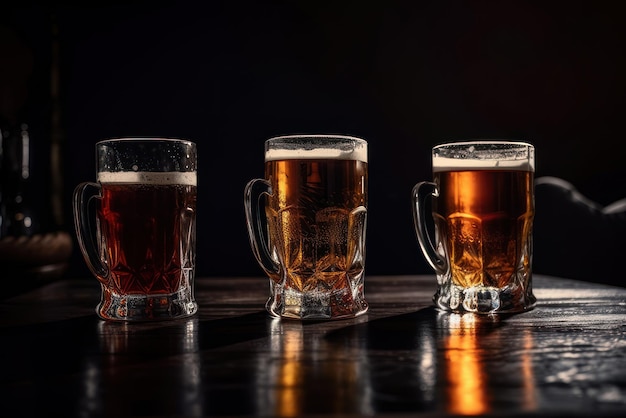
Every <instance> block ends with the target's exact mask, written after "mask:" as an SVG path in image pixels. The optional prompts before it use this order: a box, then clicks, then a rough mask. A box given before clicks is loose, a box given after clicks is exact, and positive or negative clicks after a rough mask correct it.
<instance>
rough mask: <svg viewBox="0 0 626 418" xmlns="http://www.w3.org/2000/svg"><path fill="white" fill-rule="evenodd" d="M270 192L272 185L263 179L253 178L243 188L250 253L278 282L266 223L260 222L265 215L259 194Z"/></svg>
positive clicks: (278, 271)
mask: <svg viewBox="0 0 626 418" xmlns="http://www.w3.org/2000/svg"><path fill="white" fill-rule="evenodd" d="M263 194H266V195H270V194H272V187H271V186H270V183H269V182H268V181H267V180H265V179H253V180H250V181H249V182H248V184H246V187H245V189H244V207H245V212H246V226H247V227H248V237H249V238H250V246H251V247H252V253H253V254H254V257H255V258H256V259H257V261H258V262H259V264H260V265H261V268H262V269H263V270H264V271H265V273H266V274H267V275H268V276H269V277H270V279H272V280H273V281H274V282H276V283H278V282H280V280H281V279H280V277H281V275H280V270H281V268H280V265H279V264H278V263H277V262H276V261H275V260H274V258H272V255H271V253H270V250H269V237H268V234H267V228H265V227H264V226H265V225H266V224H265V223H264V222H262V217H263V216H265V215H264V214H263V213H262V212H261V209H262V208H261V204H260V201H261V196H262V195H263Z"/></svg>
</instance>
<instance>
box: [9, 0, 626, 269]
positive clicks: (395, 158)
mask: <svg viewBox="0 0 626 418" xmlns="http://www.w3.org/2000/svg"><path fill="white" fill-rule="evenodd" d="M622 9H623V6H621V2H613V1H586V2H578V1H568V2H556V1H536V2H535V1H406V2H400V1H372V2H369V1H353V2H349V1H334V2H323V1H274V2H267V1H259V2H241V1H227V0H224V1H212V2H211V1H207V2H186V1H177V2H171V3H162V2H161V3H159V2H139V1H129V2H125V3H115V2H108V3H105V2H95V3H91V4H90V5H89V6H87V5H72V4H70V3H64V2H56V3H54V2H52V3H46V4H45V5H37V4H36V3H35V4H23V5H20V4H19V3H16V4H14V5H10V4H9V5H6V4H5V5H4V6H0V48H3V50H0V52H1V53H2V55H1V56H0V83H1V84H0V98H1V99H2V101H0V104H1V106H2V107H0V110H2V112H3V113H0V116H1V117H2V119H0V121H2V120H4V123H5V124H6V125H7V126H10V125H11V124H12V123H13V124H15V123H19V122H27V123H28V124H29V126H30V127H31V136H32V144H33V146H34V147H35V148H34V151H33V158H34V162H35V167H36V168H37V172H36V173H35V175H34V176H33V179H32V181H33V183H35V184H38V185H39V186H40V187H41V189H42V190H43V189H45V188H46V187H47V182H48V181H49V178H48V176H47V174H46V170H47V168H46V164H47V163H46V156H47V147H49V142H50V141H49V138H50V137H51V135H58V137H59V138H61V139H62V146H63V176H64V182H63V185H64V187H63V191H62V194H63V202H64V205H65V206H64V212H63V222H62V224H61V225H56V226H53V227H60V228H66V229H68V230H73V229H72V221H71V213H70V202H71V192H72V190H73V188H74V186H75V185H76V184H77V183H78V182H80V181H92V180H94V179H95V173H94V144H95V142H97V141H99V140H101V139H105V138H109V137H120V136H164V137H183V138H188V139H191V140H193V141H195V142H197V144H198V149H199V155H200V157H199V158H200V169H199V201H198V205H199V207H198V208H199V215H198V263H197V267H198V274H199V275H205V276H206V275H232V276H237V275H260V274H261V273H262V272H261V270H260V268H259V267H258V266H257V264H256V262H255V260H254V259H253V256H252V253H251V251H250V247H249V244H248V238H247V234H246V229H245V220H244V215H243V206H242V200H243V188H244V186H245V184H246V182H247V181H248V180H249V179H251V178H254V177H260V176H262V175H263V141H264V140H266V139H267V138H269V137H271V136H274V135H279V134H293V133H338V134H349V135H356V136H360V137H363V138H365V139H367V140H368V141H369V166H370V183H369V192H370V202H369V210H368V216H369V218H368V237H367V271H368V273H369V274H413V273H425V272H430V271H431V270H430V269H429V268H428V266H427V264H426V263H425V261H424V259H423V257H422V256H421V253H420V252H419V248H418V246H417V243H416V240H415V234H414V231H413V226H412V217H411V203H410V191H411V188H412V186H413V185H414V184H415V183H416V182H418V181H421V180H426V179H430V178H431V174H430V148H431V147H432V146H433V145H435V144H437V143H440V142H444V141H451V140H464V139H479V138H499V139H503V138H504V139H517V140H526V141H530V142H532V143H533V144H535V146H536V155H537V166H536V175H537V176H545V175H550V176H558V177H561V178H563V179H566V180H567V181H569V182H571V183H573V184H574V185H575V186H576V187H577V188H578V189H579V190H580V191H581V192H582V193H583V194H585V195H586V196H587V197H589V198H590V199H592V200H594V201H596V202H598V203H600V204H602V205H605V204H608V203H611V202H613V201H614V200H617V199H620V198H623V197H626V181H625V180H626V164H625V163H624V159H625V157H626V145H625V142H624V138H623V131H624V115H625V114H626V96H625V88H626V81H625V76H624V75H625V74H626V60H625V55H624V51H625V47H626V26H625V23H626V16H625V15H624V12H623V11H622ZM53 28H56V30H57V31H58V34H57V35H54V31H53V30H52V29H53ZM51 45H56V46H58V48H59V54H58V62H57V64H55V58H54V57H55V55H54V54H53V51H54V50H53V48H54V47H52V46H51ZM55 65H56V68H57V69H58V70H59V93H58V97H57V98H56V100H55V99H54V97H53V98H52V99H51V98H50V84H51V81H50V71H51V66H52V67H54V66H55ZM51 110H52V111H57V112H60V113H57V114H60V115H61V118H60V124H59V126H57V127H55V126H53V125H51V124H50V112H51ZM39 208H40V209H41V210H42V211H44V210H45V203H41V204H39ZM537 209H538V210H540V208H537ZM74 252H75V254H74V258H73V261H72V265H71V267H70V270H69V272H68V274H70V275H81V276H83V275H88V272H87V270H86V268H85V267H84V264H83V262H82V258H81V257H80V255H79V254H78V249H77V247H76V248H75V251H74Z"/></svg>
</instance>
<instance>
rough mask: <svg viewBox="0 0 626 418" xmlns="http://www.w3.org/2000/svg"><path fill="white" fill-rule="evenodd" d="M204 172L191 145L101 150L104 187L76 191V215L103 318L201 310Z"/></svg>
mask: <svg viewBox="0 0 626 418" xmlns="http://www.w3.org/2000/svg"><path fill="white" fill-rule="evenodd" d="M196 168H197V152H196V145H195V144H194V143H193V142H190V141H186V140H179V139H161V138H122V139H109V140H105V141H101V142H98V143H97V144H96V176H97V183H91V182H85V183H81V184H79V185H78V186H77V187H76V189H75V190H74V199H73V211H74V224H75V228H76V235H77V239H78V244H79V247H80V249H81V252H82V254H83V257H84V259H85V262H86V264H87V266H88V267H89V269H90V270H91V272H92V273H93V275H94V276H95V277H96V278H97V279H98V280H99V282H100V285H101V287H102V296H101V300H100V303H99V304H98V307H97V309H96V312H97V314H98V315H99V316H100V317H101V318H103V319H110V320H123V321H139V320H159V319H174V318H182V317H186V316H190V315H193V314H194V313H196V311H197V310H198V305H197V304H196V301H195V299H194V293H193V281H194V274H195V261H196V195H197V190H196V187H197V175H196ZM94 209H95V210H94ZM94 212H95V213H94ZM94 218H95V219H94ZM94 221H95V222H94ZM94 223H95V229H93V228H92V225H93V224H94Z"/></svg>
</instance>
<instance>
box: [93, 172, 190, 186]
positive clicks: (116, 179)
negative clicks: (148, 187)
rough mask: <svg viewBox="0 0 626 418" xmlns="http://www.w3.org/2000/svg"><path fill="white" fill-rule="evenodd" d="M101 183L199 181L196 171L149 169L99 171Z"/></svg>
mask: <svg viewBox="0 0 626 418" xmlns="http://www.w3.org/2000/svg"><path fill="white" fill-rule="evenodd" d="M98 181H99V182H100V183H125V184H158V185H167V184H181V185H185V186H196V185H197V183H198V179H197V175H196V172H195V171H188V172H180V171H167V172H154V173H153V172H147V171H123V172H111V171H102V172H99V173H98Z"/></svg>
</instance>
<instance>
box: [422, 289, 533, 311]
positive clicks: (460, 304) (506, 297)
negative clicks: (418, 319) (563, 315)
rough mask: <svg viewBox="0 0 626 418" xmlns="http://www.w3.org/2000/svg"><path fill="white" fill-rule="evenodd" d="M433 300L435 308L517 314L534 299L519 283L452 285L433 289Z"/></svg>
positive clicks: (530, 305) (530, 307)
mask: <svg viewBox="0 0 626 418" xmlns="http://www.w3.org/2000/svg"><path fill="white" fill-rule="evenodd" d="M433 301H434V302H435V305H436V306H437V308H438V309H439V310H443V311H447V312H455V313H465V312H472V313H479V314H481V313H484V314H491V313H519V312H525V311H529V310H531V309H533V308H534V307H535V304H536V301H537V299H536V298H535V296H534V295H533V293H532V292H531V291H528V289H524V288H523V287H522V286H505V287H502V288H498V287H491V286H474V287H467V288H466V287H461V286H457V285H454V284H450V285H447V286H446V285H443V286H439V287H438V288H437V292H436V293H435V295H434V296H433Z"/></svg>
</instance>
